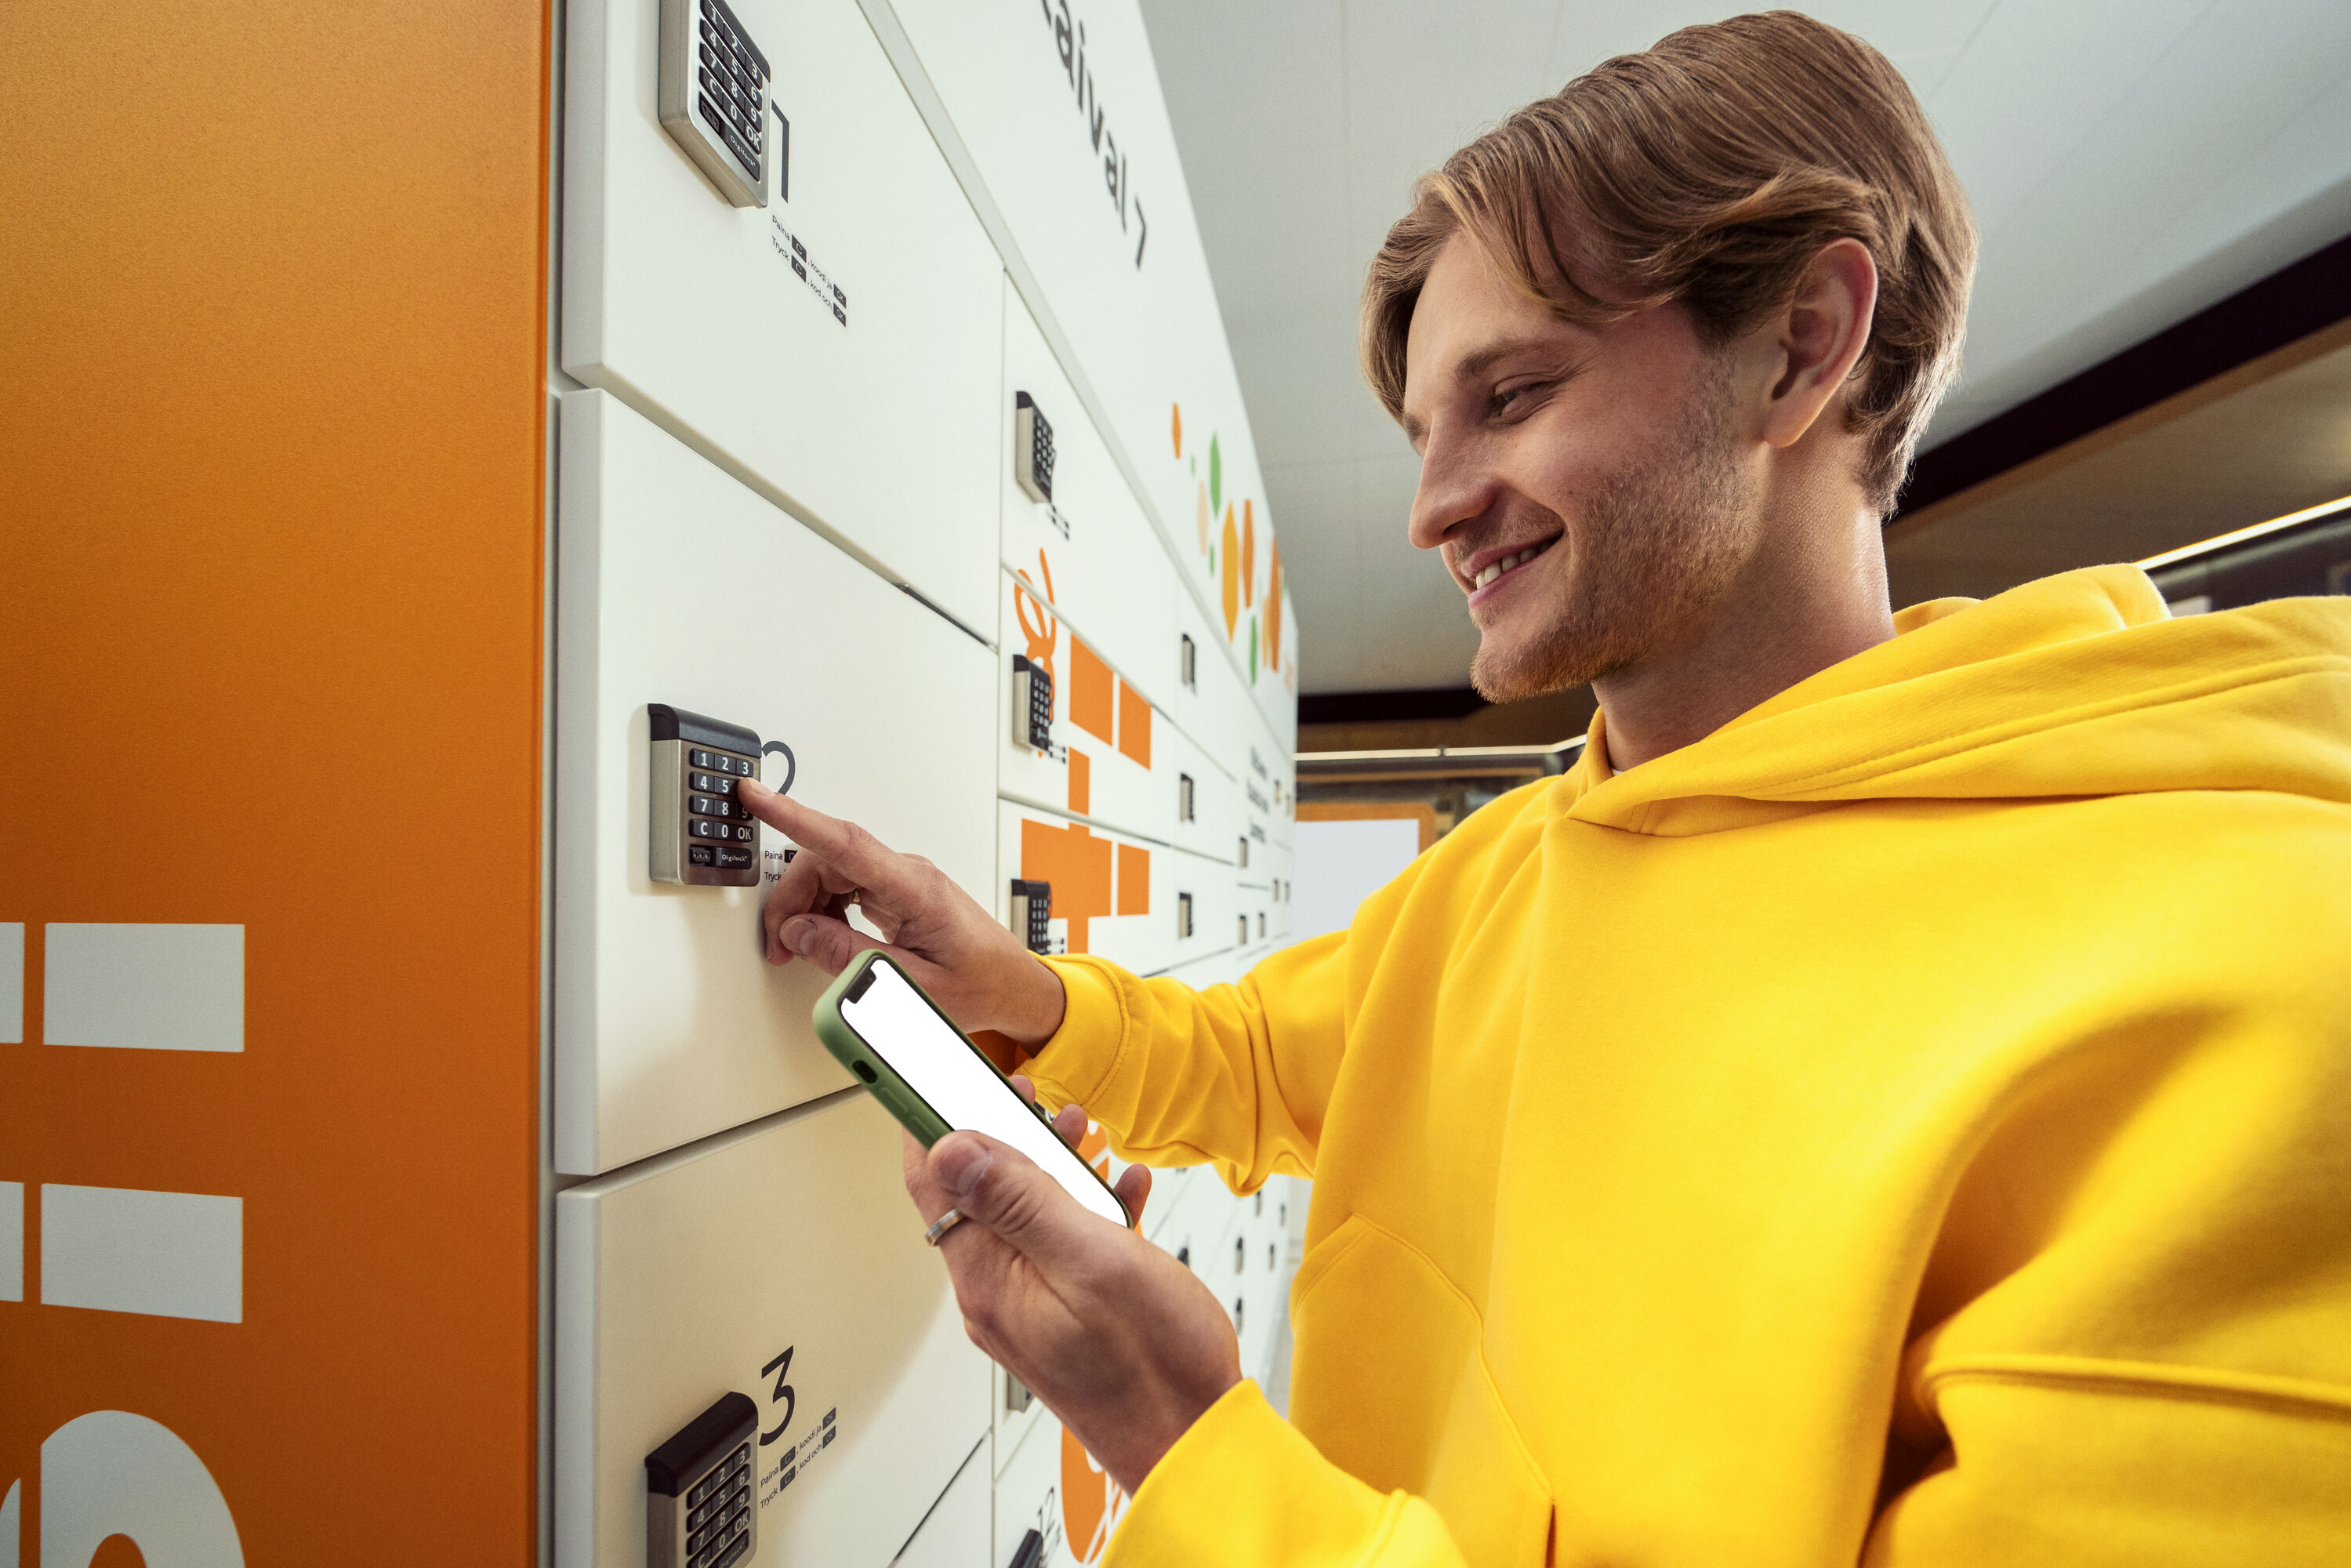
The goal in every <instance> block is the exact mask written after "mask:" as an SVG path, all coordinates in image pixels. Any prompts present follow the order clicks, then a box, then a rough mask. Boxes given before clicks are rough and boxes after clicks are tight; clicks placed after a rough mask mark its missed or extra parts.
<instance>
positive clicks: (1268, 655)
mask: <svg viewBox="0 0 2351 1568" xmlns="http://www.w3.org/2000/svg"><path fill="white" fill-rule="evenodd" d="M1271 551H1272V559H1271V560H1270V562H1269V563H1268V564H1267V566H1266V584H1265V662H1266V664H1267V666H1268V667H1269V668H1271V669H1276V670H1278V669H1280V668H1281V546H1280V544H1279V543H1276V544H1274V545H1273V546H1272V547H1271Z"/></svg>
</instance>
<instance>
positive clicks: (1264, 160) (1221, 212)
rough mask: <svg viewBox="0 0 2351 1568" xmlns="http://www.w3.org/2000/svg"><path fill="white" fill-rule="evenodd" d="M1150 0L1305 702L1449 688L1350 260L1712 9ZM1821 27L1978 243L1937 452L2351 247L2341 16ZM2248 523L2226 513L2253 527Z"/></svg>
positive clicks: (1941, 15)
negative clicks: (1889, 81)
mask: <svg viewBox="0 0 2351 1568" xmlns="http://www.w3.org/2000/svg"><path fill="white" fill-rule="evenodd" d="M1142 5H1143V11H1144V17H1145V20H1146V22H1147V23H1148V25H1149V26H1150V31H1151V40H1152V47H1153V49H1154V52H1155V56H1156V58H1157V64H1158V68H1159V73H1160V78H1161V80H1162V82H1163V84H1164V87H1165V92H1166V97H1167V102H1168V109H1169V112H1170V114H1171V116H1172V118H1173V120H1174V121H1175V136H1176V141H1177V144H1178V146H1179V147H1180V148H1181V150H1182V153H1183V158H1184V172H1185V176H1186V181H1187V182H1188V183H1189V185H1190V188H1191V195H1192V201H1193V204H1194V206H1195V208H1196V210H1197V212H1198V214H1199V224H1200V231H1201V235H1202V237H1203V239H1204V240H1205V242H1206V245H1207V254H1208V263H1209V267H1210V270H1211V272H1212V273H1213V275H1214V277H1215V280H1216V285H1217V298H1218V299H1219V301H1220V303H1221V305H1222V307H1223V309H1224V315H1225V324H1226V329H1227V331H1228V335H1229V336H1230V339H1231V341H1232V349H1233V358H1234V361H1235V364H1236V365H1237V367H1238V371H1239V375H1240V382H1241V389H1242V392H1243V394H1244V396H1245V397H1246V398H1247V400H1248V403H1249V421H1250V424H1251V427H1252V429H1253V432H1254V434H1255V437H1256V443H1257V448H1258V453H1259V460H1260V463H1261V465H1262V467H1263V469H1264V473H1265V480H1266V488H1267V501H1268V505H1269V509H1270V511H1271V513H1272V515H1273V517H1274V520H1275V523H1276V525H1277V526H1278V527H1279V528H1280V532H1281V541H1282V555H1283V560H1284V564H1285V566H1286V568H1287V569H1288V574H1289V577H1290V581H1291V583H1292V589H1293V592H1294V593H1295V595H1296V600H1297V605H1298V618H1299V622H1300V623H1301V639H1300V647H1301V688H1302V689H1303V690H1305V691H1308V692H1316V693H1320V692H1336V691H1368V690H1384V689H1395V688H1408V687H1432V686H1458V685H1462V684H1464V683H1465V682H1466V681H1467V679H1468V667H1469V656H1470V654H1471V653H1472V652H1473V651H1474V649H1475V647H1476V643H1477V636H1476V632H1474V631H1473V630H1472V628H1471V627H1470V625H1469V622H1468V615H1467V613H1466V612H1465V611H1464V609H1463V607H1462V603H1461V597H1460V593H1459V591H1458V589H1456V588H1455V587H1454V586H1453V584H1452V582H1451V580H1450V579H1449V578H1448V577H1447V575H1446V574H1445V572H1444V571H1443V570H1441V569H1440V568H1438V567H1437V565H1436V564H1435V563H1434V562H1433V561H1431V560H1429V559H1426V558H1425V557H1423V556H1421V555H1420V554H1419V553H1418V552H1416V551H1415V550H1414V549H1412V548H1411V547H1410V546H1409V545H1407V544H1406V543H1405V538H1404V519H1405V513H1406V509H1407V507H1408V506H1409V504H1410V500H1411V497H1412V492H1413V488H1414V485H1415V483H1416V476H1417V468H1418V465H1417V462H1416V459H1415V458H1414V456H1413V455H1412V453H1411V451H1410V449H1409V448H1407V447H1406V446H1405V444H1404V440H1403V437H1402V436H1401V435H1400V434H1397V432H1396V431H1395V427H1394V426H1393V425H1392V424H1390V423H1389V422H1388V420H1387V418H1386V416H1385V414H1384V413H1382V412H1381V410H1380V408H1379V405H1378V404H1377V403H1376V402H1374V400H1373V398H1372V396H1371V394H1370V393H1369V392H1367V391H1365V390H1364V386H1363V384H1362V382H1361V381H1360V379H1359V378H1358V376H1357V374H1356V371H1355V353H1354V345H1355V300H1356V295H1357V291H1358V289H1359V288H1360V287H1361V284H1362V279H1363V272H1364V265H1365V263H1366V262H1367V261H1368V260H1369V258H1370V257H1371V256H1372V253H1373V252H1374V249H1375V248H1376V247H1377V246H1378V244H1379V241H1380V239H1381V237H1382V236H1383V235H1384V233H1385V232H1386V229H1387V225H1389V224H1390V223H1391V222H1393V221H1394V220H1395V218H1396V217H1397V216H1398V215H1400V214H1401V213H1402V211H1403V209H1404V206H1405V201H1406V199H1407V195H1408V192H1409V189H1410V185H1411V183H1412V180H1413V177H1414V176H1415V175H1416V174H1417V173H1419V172H1422V171H1423V170H1425V169H1427V168H1430V167H1432V166H1434V165H1435V164H1436V163H1437V162H1440V161H1442V160H1443V159H1444V157H1445V156H1446V155H1447V153H1449V152H1452V151H1453V149H1454V148H1456V147H1457V146H1458V145H1460V144H1461V143H1462V142H1463V141H1467V140H1468V139H1469V138H1470V137H1472V136H1474V135H1475V134H1476V133H1477V132H1478V131H1479V130H1481V129H1482V128H1484V127H1486V126H1488V125H1490V124H1492V123H1494V122H1495V121H1496V120H1499V119H1500V118H1502V117H1503V116H1504V115H1506V114H1508V113H1509V112H1510V110H1513V109H1516V108H1517V107H1519V106H1520V104H1523V103H1525V102H1527V101H1529V100H1531V99H1534V98H1537V97H1539V96H1541V95H1542V94H1544V93H1546V92H1550V91H1554V90H1556V89H1558V88H1559V86H1560V85H1562V83H1564V82H1565V81H1567V80H1568V79H1569V78H1572V77H1573V76H1575V75H1577V74H1579V73H1580V72H1582V71H1583V70H1586V69H1588V68H1591V67H1592V66H1593V65H1595V64H1597V63H1598V62H1599V61H1600V60H1602V59H1604V58H1606V57H1609V56H1610V55H1614V54H1620V53H1624V52H1626V51H1629V50H1634V49H1638V48H1642V47H1646V46H1647V45H1648V44H1649V43H1651V42H1653V41H1655V40H1656V38H1657V37H1660V36H1662V35H1663V34H1665V33H1667V32H1670V31H1671V30H1673V29H1674V28H1676V27H1677V26H1685V25H1687V24H1689V23H1692V22H1698V21H1706V20H1709V19H1713V18H1714V17H1717V16H1721V15H1724V14H1726V13H1724V12H1722V11H1719V10H1710V9H1706V8H1702V7H1697V6H1692V5H1674V4H1667V3H1662V0H1452V3H1450V4H1447V5H1441V6H1439V5H1428V4H1426V3H1425V0H1283V3H1282V4H1281V5H1262V4H1243V3H1242V0H1142ZM1810 9H1811V10H1812V12H1813V14H1814V15H1816V16H1820V17H1821V18H1822V19H1823V20H1825V21H1829V22H1832V23H1834V24H1836V25H1837V26H1844V27H1846V28H1849V29H1851V30H1853V31H1854V32H1856V33H1858V34H1860V35H1861V36H1862V37H1865V38H1867V39H1869V40H1870V41H1871V42H1872V43H1875V44H1876V46H1877V47H1879V48H1881V49H1883V50H1885V51H1886V55H1887V56H1888V57H1890V58H1892V59H1893V61H1894V63H1895V64H1896V66H1898V67H1899V68H1901V69H1902V70H1903V71H1904V73H1905V74H1906V75H1907V76H1908V77H1909V78H1910V81H1911V83H1912V85H1913V86H1914V87H1915V88H1916V89H1917V91H1918V93H1919V96H1920V98H1921V99H1922V101H1924V103H1925V104H1926V106H1927V110H1928V114H1929V115H1930V116H1931V117H1932V119H1933V120H1934V121H1935V124H1936V127H1937V129H1938V131H1939V132H1940V134H1941V135H1942V137H1943V140H1944V144H1945V146H1946V148H1947V149H1948V150H1949V153H1950V156H1951V160H1952V162H1953V165H1954V166H1955V167H1956V168H1957V169H1958V171H1959V176H1960V179H1961V180H1962V182H1963V183H1965V184H1966V186H1967V188H1968V191H1969V193H1970V197H1971V198H1972V199H1973V201H1974V204H1975V208H1976V214H1977V220H1978V223H1979V225H1980V227H1981V229H1982V233H1983V251H1982V260H1981V264H1980V269H1979V273H1978V277H1977V283H1976V293H1975V303H1974V308H1973V311H1972V315H1971V319H1970V335H1969V340H1968V350H1967V362H1966V370H1965V373H1964V376H1963V380H1962V382H1961V383H1960V385H1959V387H1958V389H1957V390H1956V391H1955V392H1954V393H1953V394H1952V396H1951V398H1950V400H1949V402H1948V403H1947V404H1946V405H1945V407H1944V409H1943V411H1942V413H1941V414H1940V415H1939V416H1938V420H1937V423H1936V425H1935V428H1934V431H1933V432H1932V433H1931V434H1930V435H1929V437H1928V444H1932V443H1933V442H1934V441H1936V440H1938V439H1941V438H1944V437H1947V436H1949V435H1952V434H1958V433H1959V431H1961V430H1964V429H1967V428H1968V427H1970V425H1973V424H1975V423H1980V421H1982V420H1984V419H1987V418H1990V417H1991V416H1992V415H1993V414H1996V413H2000V412H2001V411H2002V410H2004V409H2007V408H2009V407H2011V406H2012V405H2014V404H2016V403H2018V402H2022V401H2023V400H2024V399H2026V398H2028V397H2030V396H2032V394H2034V393H2035V392H2041V391H2043V390H2044V389H2046V388H2047V387H2049V386H2051V385H2053V384H2054V383H2056V382H2060V381H2063V380H2064V379H2065V378H2066V377H2067V376H2070V375H2072V374H2074V372H2076V371H2081V370H2083V369H2085V368H2087V367H2088V366H2090V365H2092V364H2095V363H2096V362H2098V361H2101V360H2104V359H2105V358H2106V357H2108V356H2109V355H2111V354H2113V353H2115V352H2116V351H2118V350H2121V349H2124V348H2126V347H2128V346H2129V345H2131V344H2133V343H2136V342H2137V341H2139V340H2142V339H2145V338H2147V337H2148V336H2149V335H2151V334H2152V333H2154V332H2156V331H2158V330H2160V329H2163V328H2164V327H2167V326H2168V325H2170V324H2171V323H2173V322H2175V321H2177V320H2179V319H2181V318H2183V317H2186V316H2189V315H2191V314H2193V313H2194V312H2196V311H2198V310H2199V309H2201V308H2204V307H2205V306H2207V305H2210V304H2211V303H2213V302H2214V301H2216V300H2218V299H2220V298H2224V297H2226V296H2227V295H2229V294H2231V293H2232V292H2234V291H2235V290H2236V289H2238V288H2240V287H2243V286H2244V285H2246V284H2248V283H2251V282H2252V281H2254V280H2255V279H2257V278H2260V277H2263V276H2265V275H2266V274H2268V273H2270V272H2272V271H2273V270H2275V269H2276V268H2277V267H2281V266H2283V265H2284V264H2286V263H2287V262H2290V261H2293V260H2294V259H2296V258H2298V257H2300V256H2303V255H2304V254H2306V253H2307V252H2309V251H2312V250H2314V249H2316V248H2317V247H2318V246H2321V245H2324V244H2325V243H2327V242H2329V241H2331V240H2333V239H2335V238H2336V237H2338V236H2340V235H2344V234H2346V233H2351V90H2346V89H2351V26H2345V25H2344V23H2343V21H2342V10H2341V5H2340V0H2133V3H2131V4H2121V3H2118V0H1837V3H1834V4H1819V5H1813V6H1812V7H1810ZM2254 433H2255V434H2257V433H2258V427H2256V429H2255V432H2254ZM2214 505H2215V507H2217V508H2218V509H2219V510H2220V511H2229V509H2230V508H2231V507H2233V506H2234V505H2235V503H2234V501H2233V500H2231V498H2229V497H2220V498H2218V499H2217V500H2216V501H2215V502H2214ZM2253 507H2254V509H2253V510H2252V511H2251V512H2249V513H2245V514H2242V515H2239V514H2237V513H2234V512H2231V520H2232V521H2238V522H2242V521H2252V520H2255V519H2256V518H2257V517H2261V516H2264V515H2267V514H2264V513H2262V512H2260V511H2259V510H2258V503H2254V504H2253ZM1938 532H1940V530H1938ZM1944 537H1945V538H1949V537H1952V536H1951V535H1949V534H1946V535H1944Z"/></svg>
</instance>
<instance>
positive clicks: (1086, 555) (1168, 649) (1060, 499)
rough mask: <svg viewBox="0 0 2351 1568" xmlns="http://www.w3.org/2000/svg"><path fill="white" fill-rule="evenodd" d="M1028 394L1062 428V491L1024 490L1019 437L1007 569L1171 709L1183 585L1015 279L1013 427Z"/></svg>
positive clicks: (1008, 364)
mask: <svg viewBox="0 0 2351 1568" xmlns="http://www.w3.org/2000/svg"><path fill="white" fill-rule="evenodd" d="M1024 395H1025V396H1026V397H1028V398H1029V400H1030V402H1031V403H1032V404H1033V405H1034V407H1035V408H1036V410H1037V412H1038V413H1039V414H1040V415H1041V416H1042V417H1043V418H1044V420H1045V421H1046V423H1047V424H1048V425H1049V426H1050V429H1051V432H1052V435H1051V441H1052V447H1053V453H1054V456H1053V465H1052V483H1051V496H1050V499H1045V500H1040V499H1038V498H1037V497H1034V496H1032V495H1030V494H1029V492H1028V491H1027V490H1026V489H1024V488H1022V486H1021V485H1020V483H1019V476H1017V474H1016V473H1015V466H1014V465H1015V462H1016V461H1017V459H1018V458H1019V455H1020V452H1021V447H1020V443H1019V437H1018V435H1017V434H1013V435H1008V438H1007V440H1006V442H1005V450H1004V458H1005V461H1004V465H1003V474H1004V478H1003V491H1002V493H1003V501H1004V533H1003V538H1004V565H1005V567H1006V568H1007V570H1012V571H1017V572H1019V573H1022V574H1023V575H1024V576H1026V577H1027V579H1028V580H1029V582H1030V583H1031V584H1032V585H1033V586H1034V587H1035V588H1036V589H1037V590H1038V591H1040V593H1044V594H1045V596H1046V597H1047V598H1048V599H1049V600H1050V602H1051V604H1052V605H1053V606H1054V607H1055V608H1056V609H1057V610H1059V611H1060V612H1061V614H1062V615H1063V616H1064V617H1066V618H1067V619H1068V620H1069V621H1070V622H1071V624H1072V626H1073V627H1074V628H1075V629H1076V630H1077V631H1078V632H1079V633H1080V634H1081V635H1082V636H1083V637H1084V638H1085V639H1086V640H1087V642H1088V643H1091V644H1092V647H1093V649H1094V651H1095V652H1096V653H1099V654H1101V656H1102V658H1103V659H1104V660H1106V661H1108V662H1109V664H1111V665H1112V666H1113V668H1115V669H1116V670H1117V671H1118V673H1119V674H1120V676H1121V677H1122V678H1123V679H1124V680H1125V681H1126V682H1127V683H1128V684H1130V685H1133V686H1134V687H1135V688H1136V689H1137V690H1138V691H1140V692H1141V693H1142V694H1143V695H1144V699H1145V700H1147V701H1149V702H1152V703H1155V704H1157V705H1158V706H1162V707H1165V706H1167V704H1168V703H1169V702H1171V701H1172V700H1173V699H1174V686H1175V653H1176V643H1175V594H1176V593H1178V592H1180V591H1181V588H1180V586H1179V584H1178V583H1177V580H1176V577H1175V565H1174V563H1173V562H1171V561H1170V560H1169V559H1167V550H1166V547H1165V545H1163V544H1161V543H1160V541H1159V535H1158V533H1157V531H1156V530H1155V529H1154V528H1152V526H1151V523H1150V521H1149V519H1148V518H1146V517H1144V512H1143V508H1142V507H1141V506H1140V505H1138V504H1137V503H1136V501H1135V499H1134V492H1133V491H1132V490H1130V489H1128V488H1127V485H1126V477H1125V476H1124V475H1123V474H1121V473H1120V472H1119V470H1118V467H1117V465H1116V464H1114V463H1113V461H1112V459H1111V455H1110V449H1109V447H1108V446H1107V445H1106V444H1104V443H1103V442H1102V437H1101V436H1100V435H1099V434H1097V433H1096V432H1095V430H1094V427H1093V423H1092V421H1091V420H1090V419H1088V418H1087V416H1086V413H1085V411H1084V409H1083V408H1082V407H1081V406H1080V404H1079V402H1078V397H1077V393H1076V392H1074V391H1073V390H1072V389H1071V386H1070V383H1069V380H1068V378H1067V377H1066V376H1064V375H1063V374H1062V371H1061V364H1060V362H1059V361H1056V360H1055V359H1054V357H1053V352H1052V350H1050V348H1048V347H1047V346H1046V343H1045V339H1044V335H1043V334H1042V333H1040V332H1039V331H1038V330H1037V324H1036V322H1035V320H1034V319H1031V317H1030V316H1029V308H1028V307H1027V306H1026V305H1024V304H1022V303H1021V300H1020V297H1019V294H1018V293H1016V292H1015V291H1014V290H1013V288H1012V287H1011V285H1010V284H1009V282H1008V283H1007V284H1006V286H1005V299H1004V391H1003V394H1002V400H1003V407H1004V412H1005V416H1006V428H1007V430H1008V431H1010V430H1011V429H1012V426H1013V423H1014V411H1015V408H1016V403H1017V400H1018V399H1019V397H1021V396H1024ZM1049 579H1050V589H1049V587H1048V580H1049ZM1006 636H1007V638H1009V636H1010V633H1009V632H1007V633H1006Z"/></svg>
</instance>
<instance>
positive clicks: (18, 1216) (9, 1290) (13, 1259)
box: [0, 1181, 25, 1301]
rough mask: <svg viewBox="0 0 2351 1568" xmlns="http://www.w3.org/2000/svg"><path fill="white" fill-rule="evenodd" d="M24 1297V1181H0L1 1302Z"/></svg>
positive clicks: (21, 1299)
mask: <svg viewBox="0 0 2351 1568" xmlns="http://www.w3.org/2000/svg"><path fill="white" fill-rule="evenodd" d="M24 1299H25V1184H24V1183H23V1182H20V1181H0V1301H23V1300H24Z"/></svg>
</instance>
